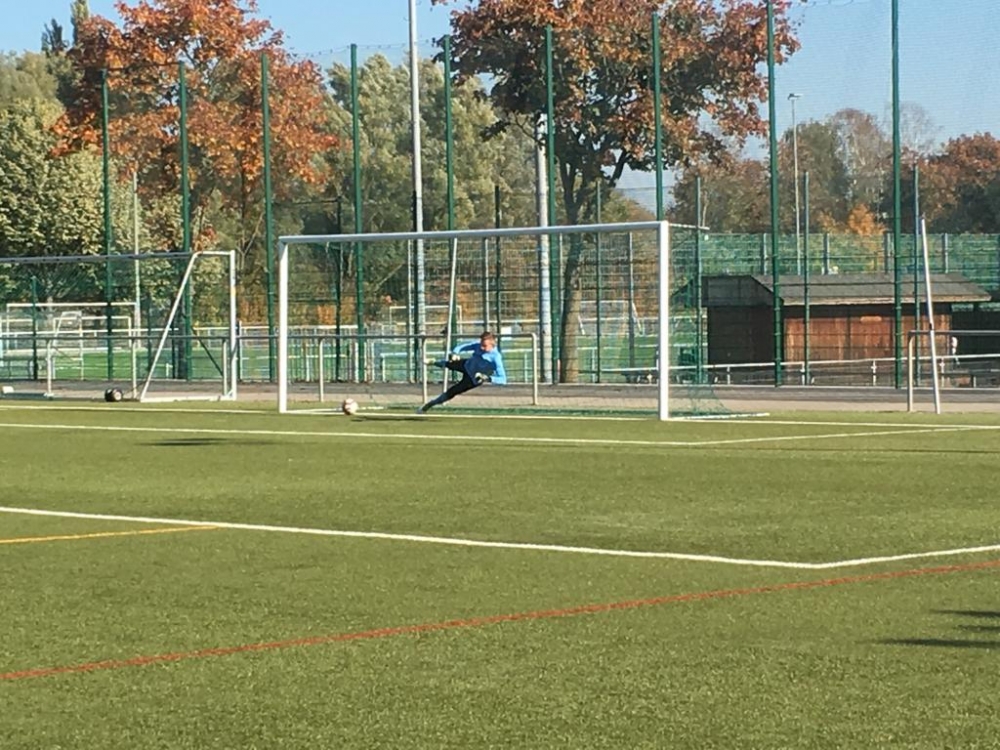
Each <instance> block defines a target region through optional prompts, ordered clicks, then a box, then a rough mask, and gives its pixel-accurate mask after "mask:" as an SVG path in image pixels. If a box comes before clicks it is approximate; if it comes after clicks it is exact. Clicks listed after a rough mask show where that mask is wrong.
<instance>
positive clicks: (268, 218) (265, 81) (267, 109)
mask: <svg viewBox="0 0 1000 750" xmlns="http://www.w3.org/2000/svg"><path fill="white" fill-rule="evenodd" d="M269 79H270V76H269V74H268V57H267V53H263V54H261V56H260V113H261V123H262V130H263V133H262V134H261V137H262V145H263V150H264V253H265V258H266V263H267V372H268V379H269V380H270V381H271V382H274V376H275V364H276V362H275V358H276V356H277V348H276V343H275V340H274V214H273V212H272V203H273V194H272V187H271V98H270V94H269Z"/></svg>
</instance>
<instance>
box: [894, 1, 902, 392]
mask: <svg viewBox="0 0 1000 750" xmlns="http://www.w3.org/2000/svg"><path fill="white" fill-rule="evenodd" d="M901 145H902V136H901V134H900V116H899V0H892V214H893V215H892V242H893V255H894V258H895V264H894V274H893V297H894V304H893V335H894V339H895V359H896V387H897V388H900V387H902V385H903V269H902V266H901V265H900V255H899V244H900V236H901V235H902V225H901V223H900V220H901V218H902V217H901V216H900V215H901V214H902V212H903V208H902V198H901V195H900V191H901V186H902V176H901V165H900V150H901Z"/></svg>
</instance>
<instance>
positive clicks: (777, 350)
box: [767, 0, 784, 386]
mask: <svg viewBox="0 0 1000 750" xmlns="http://www.w3.org/2000/svg"><path fill="white" fill-rule="evenodd" d="M774 77H775V62H774V0H767V110H768V123H769V127H768V129H769V131H770V135H769V138H768V141H769V143H770V152H771V276H772V277H773V279H774V304H773V311H774V314H773V319H774V320H773V324H774V385H775V386H780V385H781V375H782V373H781V362H782V359H783V357H784V351H783V350H784V341H783V340H782V335H781V264H780V263H779V261H778V248H779V245H778V232H779V231H780V227H779V226H778V127H777V125H778V114H777V110H776V106H775V100H774Z"/></svg>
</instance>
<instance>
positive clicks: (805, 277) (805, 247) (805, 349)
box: [802, 170, 812, 385]
mask: <svg viewBox="0 0 1000 750" xmlns="http://www.w3.org/2000/svg"><path fill="white" fill-rule="evenodd" d="M803 181H804V182H803V186H802V187H803V193H804V198H805V217H804V224H805V232H804V233H803V237H802V304H803V311H802V360H803V365H802V369H803V371H804V373H805V379H806V382H805V384H806V385H809V384H810V382H812V378H811V377H810V374H809V171H808V170H806V173H805V175H803Z"/></svg>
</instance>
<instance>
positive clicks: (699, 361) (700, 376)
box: [694, 175, 705, 383]
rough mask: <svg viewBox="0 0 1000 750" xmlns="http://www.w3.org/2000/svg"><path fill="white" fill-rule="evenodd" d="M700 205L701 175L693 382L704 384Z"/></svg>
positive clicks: (698, 206) (697, 210) (697, 183)
mask: <svg viewBox="0 0 1000 750" xmlns="http://www.w3.org/2000/svg"><path fill="white" fill-rule="evenodd" d="M701 212H702V203H701V175H697V176H696V177H695V178H694V214H695V218H694V225H695V230H694V311H695V312H694V348H695V360H694V367H695V371H694V376H695V379H694V382H696V383H703V382H705V358H704V352H703V349H704V346H705V342H704V341H703V340H702V330H701V329H702V324H703V320H704V315H705V311H704V310H703V309H702V307H703V300H702V298H701V286H702V278H701V277H702V268H701V231H702V230H701V227H702V224H703V222H702V216H701Z"/></svg>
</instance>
